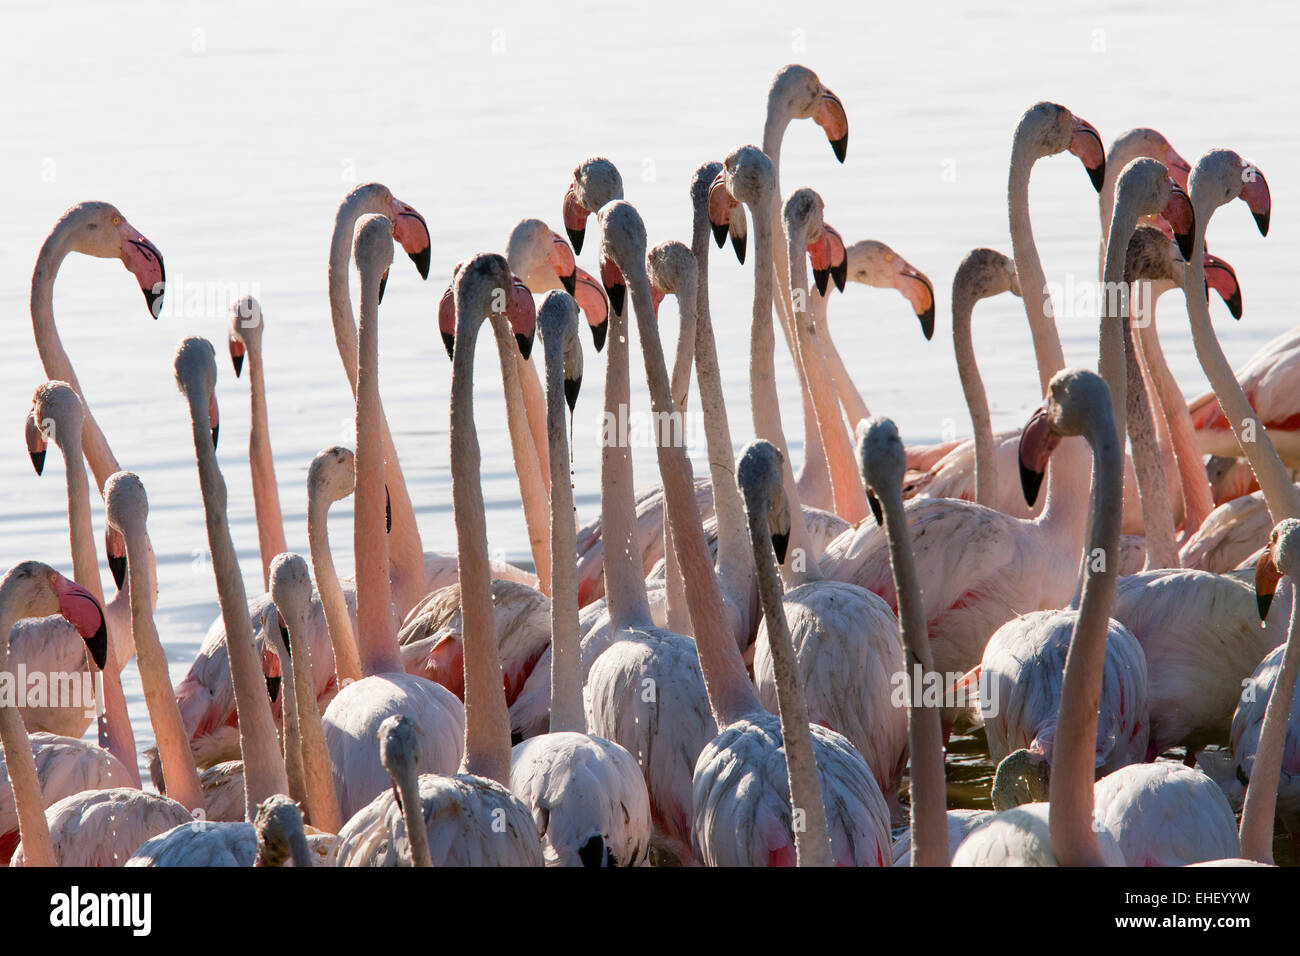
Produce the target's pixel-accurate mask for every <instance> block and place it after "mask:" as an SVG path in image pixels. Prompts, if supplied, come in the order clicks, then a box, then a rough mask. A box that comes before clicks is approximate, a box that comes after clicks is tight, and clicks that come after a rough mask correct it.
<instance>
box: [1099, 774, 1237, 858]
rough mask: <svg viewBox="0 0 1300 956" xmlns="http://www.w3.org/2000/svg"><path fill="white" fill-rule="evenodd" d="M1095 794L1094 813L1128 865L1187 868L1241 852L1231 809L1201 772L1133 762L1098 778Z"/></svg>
mask: <svg viewBox="0 0 1300 956" xmlns="http://www.w3.org/2000/svg"><path fill="white" fill-rule="evenodd" d="M1093 798H1094V801H1095V804H1094V806H1095V809H1094V811H1093V816H1094V817H1095V818H1096V820H1097V823H1098V825H1100V826H1101V827H1103V828H1104V829H1105V831H1106V832H1108V833H1109V834H1110V835H1111V836H1112V837H1113V838H1114V839H1115V842H1116V843H1117V844H1118V845H1119V847H1120V850H1121V851H1122V852H1123V854H1124V859H1125V861H1126V862H1127V865H1128V866H1186V865H1187V864H1189V863H1203V862H1206V861H1208V860H1223V859H1228V858H1230V857H1237V856H1240V855H1241V845H1240V844H1239V843H1238V841H1237V820H1236V818H1235V817H1234V816H1233V814H1232V807H1231V806H1229V805H1228V799H1227V797H1225V796H1224V795H1223V791H1222V790H1220V789H1219V787H1218V785H1217V784H1216V783H1215V782H1214V781H1213V780H1211V779H1210V778H1209V777H1208V776H1206V774H1205V773H1204V772H1202V771H1200V770H1196V769H1193V768H1192V767H1185V766H1183V765H1182V764H1178V763H1169V762H1160V763H1147V764H1134V765H1132V766H1129V767H1124V768H1122V769H1120V770H1117V771H1115V772H1114V773H1112V774H1110V775H1108V776H1106V777H1103V778H1102V779H1100V780H1098V781H1097V783H1096V785H1095V786H1094V787H1093Z"/></svg>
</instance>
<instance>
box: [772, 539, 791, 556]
mask: <svg viewBox="0 0 1300 956" xmlns="http://www.w3.org/2000/svg"><path fill="white" fill-rule="evenodd" d="M789 547H790V534H789V532H787V533H785V534H773V535H772V550H773V551H774V552H776V563H777V564H785V553H786V550H787V549H788V548H789Z"/></svg>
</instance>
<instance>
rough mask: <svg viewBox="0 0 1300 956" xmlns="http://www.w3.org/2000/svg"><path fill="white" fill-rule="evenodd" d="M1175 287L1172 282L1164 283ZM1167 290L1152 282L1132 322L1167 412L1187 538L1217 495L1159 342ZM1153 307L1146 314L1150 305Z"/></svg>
mask: <svg viewBox="0 0 1300 956" xmlns="http://www.w3.org/2000/svg"><path fill="white" fill-rule="evenodd" d="M1161 284H1162V285H1163V286H1165V287H1167V288H1172V287H1173V286H1172V284H1171V283H1167V282H1165V283H1161ZM1163 291H1164V289H1162V288H1160V287H1159V286H1156V285H1155V284H1154V283H1153V284H1152V290H1151V296H1150V298H1149V300H1148V299H1147V298H1145V297H1143V296H1139V297H1138V299H1137V301H1136V302H1135V303H1134V307H1133V310H1132V313H1133V324H1134V327H1135V328H1136V329H1137V330H1138V335H1137V340H1136V342H1135V344H1136V345H1137V347H1138V350H1139V352H1140V354H1141V357H1142V359H1143V361H1144V364H1145V365H1146V370H1147V374H1148V376H1149V377H1150V380H1151V385H1152V388H1153V389H1154V391H1155V393H1156V397H1157V398H1158V400H1159V403H1160V410H1161V411H1162V412H1163V413H1164V418H1165V424H1166V425H1167V426H1168V428H1169V443H1170V445H1172V446H1173V453H1174V461H1175V462H1176V463H1177V466H1178V477H1179V479H1180V484H1181V485H1182V491H1183V539H1184V540H1186V539H1187V538H1190V537H1191V536H1192V535H1194V534H1195V533H1196V530H1197V529H1198V528H1199V527H1200V526H1201V524H1202V523H1203V522H1204V521H1205V519H1206V517H1207V516H1208V515H1209V513H1210V512H1211V511H1213V510H1214V498H1213V496H1212V495H1211V493H1210V483H1209V481H1208V480H1207V478H1206V476H1205V467H1204V466H1203V465H1202V463H1201V450H1200V448H1199V447H1198V446H1197V444H1196V429H1195V427H1194V426H1193V425H1192V416H1191V413H1190V412H1188V411H1187V400H1186V399H1185V398H1183V392H1182V389H1181V388H1179V386H1178V380H1177V379H1175V378H1174V373H1173V372H1172V371H1171V370H1170V368H1169V363H1168V361H1167V360H1166V359H1165V353H1164V349H1163V348H1162V347H1161V345H1160V335H1159V333H1158V332H1157V330H1156V306H1157V303H1158V301H1159V297H1160V295H1161V293H1162V292H1163ZM1148 304H1149V306H1150V309H1149V312H1150V314H1149V315H1148V314H1146V313H1147V311H1148V310H1147V306H1148Z"/></svg>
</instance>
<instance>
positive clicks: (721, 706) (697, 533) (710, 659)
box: [623, 262, 763, 727]
mask: <svg viewBox="0 0 1300 956" xmlns="http://www.w3.org/2000/svg"><path fill="white" fill-rule="evenodd" d="M627 265H630V266H631V269H630V270H629V269H623V275H624V276H625V278H626V279H627V282H628V293H629V297H630V298H631V300H632V310H633V312H634V313H635V314H636V320H637V332H638V333H639V335H640V338H641V351H642V355H643V357H644V359H645V371H646V379H647V382H648V384H649V386H650V409H651V412H652V417H653V420H654V421H656V422H666V421H672V420H673V418H674V417H675V411H674V409H673V399H672V394H671V391H670V387H669V383H668V370H667V368H666V366H665V364H664V353H663V346H662V345H661V344H660V342H659V330H658V328H656V326H655V316H654V304H653V302H652V300H651V296H650V280H649V278H648V277H647V276H646V271H645V265H644V263H642V262H633V263H629V264H627ZM629 273H630V274H629ZM657 437H658V439H659V441H658V448H657V450H658V458H659V474H660V476H661V478H662V479H663V486H664V506H665V509H666V510H667V512H668V516H669V520H670V521H671V522H672V533H673V544H674V546H675V547H676V548H677V557H678V560H679V561H680V562H681V569H682V578H683V580H684V581H685V582H686V604H687V608H688V610H689V611H690V618H691V625H692V631H693V635H694V637H695V646H696V650H697V651H698V653H699V656H700V670H701V671H702V672H703V674H704V685H705V687H706V688H707V689H708V693H709V703H710V705H711V706H712V708H713V716H714V718H715V719H716V720H717V722H718V726H719V727H724V726H726V725H727V724H730V723H733V722H734V721H736V720H737V719H739V718H740V717H743V716H745V715H746V714H752V713H762V712H763V705H762V704H761V703H759V700H758V694H757V692H756V691H755V690H754V685H753V684H751V683H750V682H749V677H748V675H747V674H746V672H745V662H744V660H743V659H742V658H741V656H740V651H739V649H738V648H737V647H736V641H735V638H734V637H733V636H732V635H731V634H730V633H729V631H728V628H727V615H726V612H725V608H724V606H723V603H722V593H721V592H720V591H719V590H718V582H717V579H716V578H715V577H714V576H713V562H712V560H711V559H710V557H709V549H708V546H707V545H706V544H705V543H704V529H703V528H702V527H701V525H700V513H699V508H698V507H697V506H696V503H695V480H694V478H693V477H692V475H691V463H690V459H688V458H687V457H686V449H685V448H683V447H682V445H681V443H680V442H677V443H674V442H671V441H665V438H666V437H669V436H666V435H665V434H664V430H663V429H662V428H660V429H658V436H657Z"/></svg>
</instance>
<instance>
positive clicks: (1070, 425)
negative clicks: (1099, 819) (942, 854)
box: [952, 369, 1124, 866]
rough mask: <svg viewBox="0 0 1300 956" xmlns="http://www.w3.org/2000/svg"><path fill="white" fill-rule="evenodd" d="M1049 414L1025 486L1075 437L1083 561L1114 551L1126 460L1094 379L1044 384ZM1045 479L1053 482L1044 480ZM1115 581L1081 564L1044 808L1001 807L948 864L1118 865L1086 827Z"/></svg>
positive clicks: (1034, 443) (1120, 858)
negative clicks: (1085, 500) (1088, 471)
mask: <svg viewBox="0 0 1300 956" xmlns="http://www.w3.org/2000/svg"><path fill="white" fill-rule="evenodd" d="M1047 395H1048V397H1047V404H1046V410H1045V412H1044V411H1040V412H1038V413H1035V415H1034V417H1033V419H1031V422H1030V424H1029V425H1028V426H1026V428H1025V434H1024V448H1023V449H1022V451H1021V455H1020V457H1021V461H1022V462H1023V463H1025V469H1026V471H1027V472H1028V475H1029V480H1030V481H1032V477H1033V475H1034V474H1038V475H1041V468H1042V466H1043V465H1044V463H1045V461H1046V459H1047V458H1048V456H1050V455H1051V450H1052V448H1053V447H1054V446H1055V445H1056V444H1057V443H1058V442H1060V441H1062V439H1064V438H1066V437H1069V436H1079V435H1082V436H1083V437H1084V438H1085V439H1086V441H1087V442H1088V444H1089V446H1090V447H1091V448H1092V453H1093V469H1094V474H1095V475H1096V478H1097V481H1096V483H1095V485H1094V487H1093V493H1092V498H1093V501H1092V512H1093V513H1092V520H1091V523H1090V530H1089V542H1088V551H1089V553H1090V554H1101V555H1103V556H1104V555H1108V554H1114V553H1115V552H1116V550H1117V549H1118V547H1119V541H1120V528H1121V521H1122V519H1121V516H1120V510H1119V508H1118V507H1116V504H1117V501H1118V499H1119V497H1120V495H1121V494H1122V488H1123V484H1122V482H1123V477H1122V475H1123V457H1122V455H1121V452H1120V446H1119V440H1118V435H1117V433H1116V431H1115V425H1114V416H1113V413H1112V411H1111V398H1110V394H1109V390H1108V389H1107V388H1106V383H1105V382H1104V381H1102V379H1101V378H1100V377H1099V376H1097V375H1096V374H1095V373H1093V372H1089V371H1086V370H1080V369H1066V370H1063V371H1061V372H1059V373H1057V374H1056V375H1055V376H1054V377H1053V378H1052V380H1051V382H1049V383H1048V388H1047ZM1049 480H1050V479H1049ZM1118 576H1119V569H1118V566H1117V562H1115V561H1113V560H1111V561H1105V560H1103V561H1095V560H1094V561H1089V562H1087V563H1086V564H1085V565H1084V572H1083V586H1082V596H1081V599H1080V602H1079V610H1078V613H1077V615H1075V618H1074V627H1073V634H1072V636H1071V639H1070V651H1069V654H1068V656H1067V659H1066V665H1065V676H1064V678H1063V679H1062V682H1061V707H1060V713H1059V716H1058V719H1057V726H1058V730H1057V738H1056V745H1055V748H1054V750H1053V753H1052V764H1051V776H1052V787H1051V795H1050V800H1049V802H1048V803H1046V804H1044V803H1030V804H1026V805H1024V806H1019V807H1015V808H1013V809H1010V810H1005V811H1003V812H1001V813H999V814H998V815H997V816H995V817H993V818H992V819H990V820H987V821H986V822H984V823H983V824H980V825H979V826H977V827H975V828H974V829H973V830H972V831H971V832H970V833H969V834H968V835H967V836H966V838H965V839H964V840H963V841H962V843H961V845H960V846H959V847H958V848H957V852H956V853H955V854H954V856H953V860H952V863H953V865H954V866H1056V865H1061V866H1078V865H1084V866H1122V865H1123V863H1124V855H1123V853H1122V852H1121V851H1120V849H1119V847H1118V845H1117V844H1116V843H1115V840H1114V837H1112V836H1111V835H1110V833H1109V831H1106V830H1102V831H1101V832H1100V833H1099V832H1098V830H1096V829H1094V827H1093V825H1092V817H1093V812H1092V811H1093V787H1092V784H1093V776H1094V765H1095V758H1096V738H1097V710H1096V707H1095V705H1094V703H1093V702H1094V701H1096V700H1097V699H1098V696H1099V694H1100V690H1101V688H1100V684H1101V677H1102V672H1103V668H1104V664H1105V653H1106V637H1107V632H1108V631H1109V625H1110V622H1109V617H1110V603H1111V600H1112V599H1113V597H1114V593H1115V582H1116V580H1117V578H1118Z"/></svg>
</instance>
